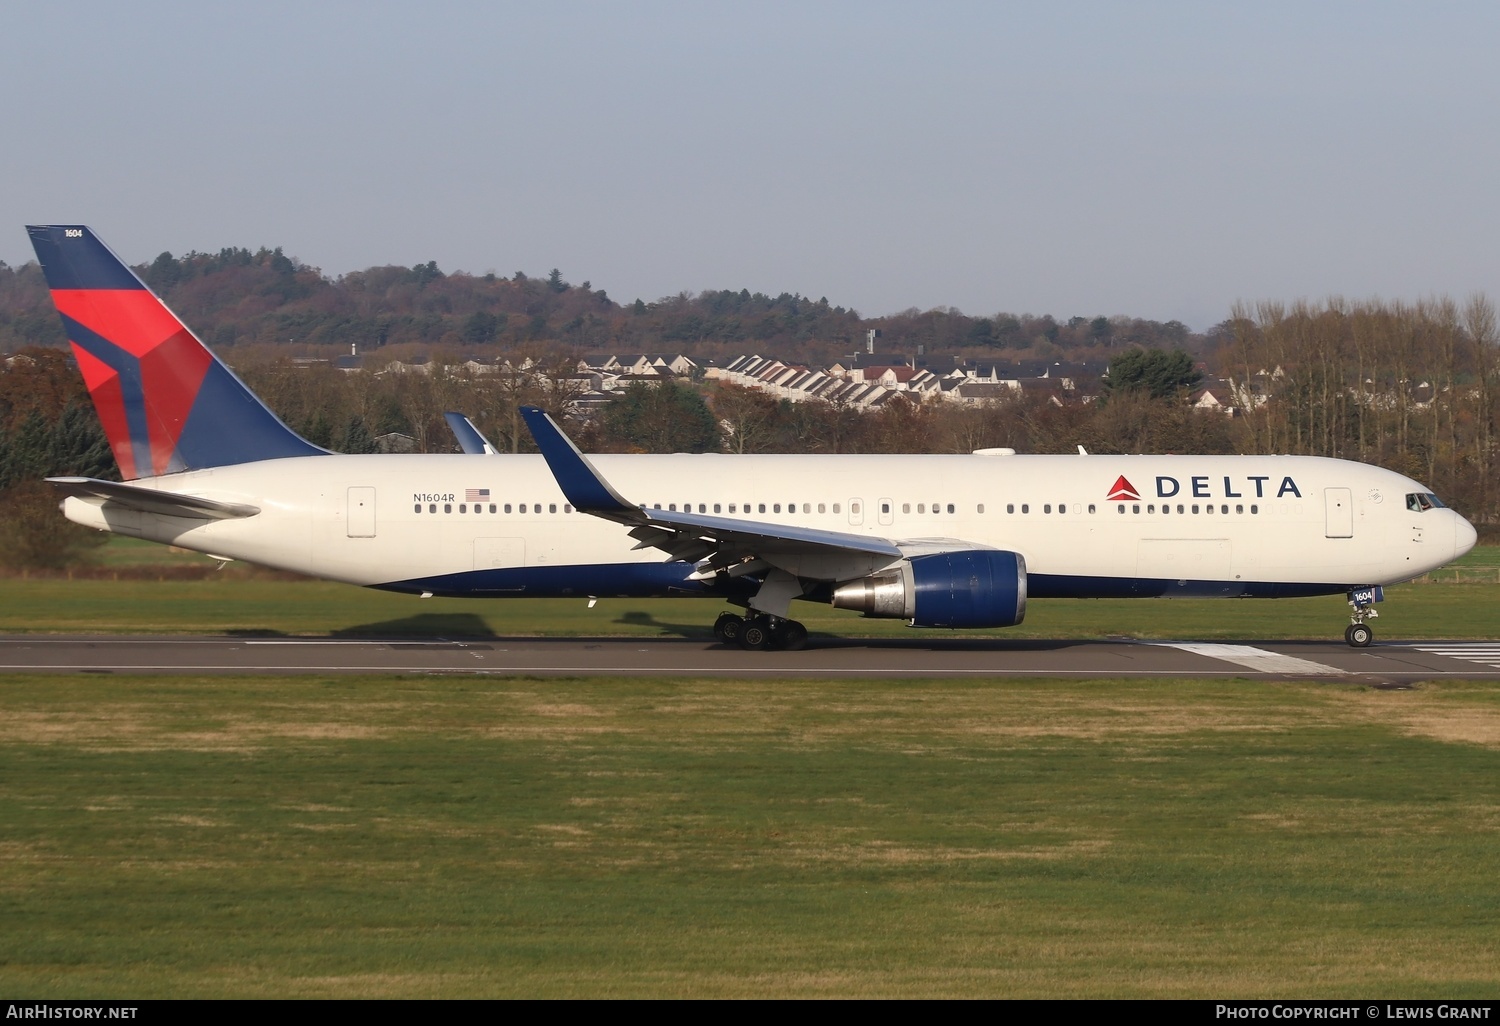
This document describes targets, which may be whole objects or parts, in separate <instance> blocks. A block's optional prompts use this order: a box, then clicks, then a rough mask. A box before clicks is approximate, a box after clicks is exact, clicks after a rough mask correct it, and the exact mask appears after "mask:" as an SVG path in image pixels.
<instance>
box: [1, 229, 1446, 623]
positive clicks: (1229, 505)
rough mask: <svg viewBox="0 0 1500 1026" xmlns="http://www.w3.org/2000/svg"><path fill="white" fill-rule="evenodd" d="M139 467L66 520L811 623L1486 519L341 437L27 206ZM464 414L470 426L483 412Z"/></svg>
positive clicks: (1270, 579) (1422, 495)
mask: <svg viewBox="0 0 1500 1026" xmlns="http://www.w3.org/2000/svg"><path fill="white" fill-rule="evenodd" d="M28 231H29V232H30V234H31V240H32V245H33V246H34V247H35V248H36V253H37V258H38V259H39V260H40V262H41V265H42V269H43V271H44V273H45V274H46V278H47V283H48V286H49V287H50V288H51V290H52V298H53V301H54V302H55V303H56V304H57V309H58V312H59V313H60V314H61V315H62V319H63V325H64V326H65V328H66V330H67V335H68V339H69V341H70V342H71V344H72V347H73V353H74V355H75V356H76V357H77V359H78V365H79V368H80V370H81V371H82V372H83V377H84V381H85V383H86V384H87V386H88V389H89V394H90V395H91V396H92V398H93V401H94V405H95V408H96V409H97V410H98V413H99V419H100V421H101V422H102V424H103V426H104V431H105V433H106V435H107V436H108V438H109V442H110V445H111V447H112V448H113V450H114V454H115V459H116V461H117V462H118V463H119V466H120V473H121V476H122V477H123V478H124V482H123V483H119V482H111V481H99V480H93V479H88V478H54V479H52V481H53V484H54V485H56V486H57V487H58V488H59V489H61V491H62V492H63V493H64V494H65V495H66V499H65V500H64V502H63V511H64V513H65V514H66V515H67V516H68V518H69V519H70V520H73V521H76V522H77V523H80V524H85V525H88V526H90V527H95V528H98V529H100V530H103V531H113V532H116V533H118V534H124V535H129V536H131V537H134V538H146V539H149V540H151V541H157V542H163V543H166V544H171V545H177V546H181V547H183V548H187V549H192V550H195V551H198V552H202V553H210V554H213V555H216V556H221V557H230V558H233V559H242V560H249V561H251V562H255V563H260V564H262V565H265V566H270V567H276V568H280V569H285V570H293V571H297V572H299V573H303V574H310V575H312V576H315V577H322V578H327V579H330V580H335V581H344V582H347V583H349V584H357V585H363V586H366V587H372V588H383V589H386V590H389V591H397V592H406V593H410V594H413V595H422V596H431V595H448V596H460V597H469V598H520V599H525V598H533V597H555V596H573V595H576V596H628V597H645V596H669V595H670V596H688V595H702V596H711V597H717V598H719V599H720V600H722V601H723V602H725V603H726V604H729V605H732V606H734V607H736V608H737V609H742V610H744V613H743V615H742V614H740V613H737V612H725V613H723V614H721V615H720V616H719V618H718V620H717V622H716V623H715V632H716V634H717V635H718V636H719V637H720V638H721V639H722V640H724V641H733V642H737V643H738V644H740V645H742V646H744V647H746V648H770V647H780V646H786V647H797V646H800V645H801V644H803V643H804V642H805V641H806V637H807V632H806V630H805V629H804V628H803V627H802V625H801V624H799V623H798V622H797V621H796V620H794V619H791V617H790V612H791V609H790V606H791V602H792V601H793V600H794V599H803V600H808V601H814V602H824V603H832V604H833V605H834V606H838V607H840V608H844V609H853V610H858V611H860V612H862V613H863V614H864V615H866V616H872V617H892V618H897V619H902V620H905V621H906V622H907V623H908V624H910V625H911V626H913V627H948V628H984V627H1010V626H1014V625H1015V624H1018V623H1020V622H1021V620H1022V618H1023V617H1024V616H1025V614H1026V602H1027V600H1028V599H1029V598H1057V597H1071V598H1090V597H1093V598H1121V597H1142V598H1145V597H1174V596H1200V597H1201V596H1219V597H1224V598H1282V597H1290V596H1306V595H1326V594H1340V593H1343V594H1346V595H1347V597H1348V599H1349V603H1350V606H1351V608H1352V610H1353V612H1352V615H1351V617H1350V619H1351V621H1352V622H1351V623H1350V624H1349V626H1348V628H1347V630H1346V631H1345V635H1344V636H1345V639H1346V640H1347V641H1348V642H1349V644H1351V645H1355V646H1364V645H1368V644H1370V641H1371V638H1372V632H1371V630H1370V627H1369V625H1368V623H1367V621H1368V620H1369V619H1370V618H1373V617H1374V616H1375V610H1374V609H1373V604H1374V603H1375V602H1377V601H1379V600H1380V599H1381V598H1382V597H1383V596H1382V587H1383V586H1384V585H1388V584H1393V583H1395V582H1398V581H1405V580H1410V579H1411V578H1413V577H1417V576H1419V575H1421V574H1424V573H1427V572H1428V571H1430V570H1433V569H1435V568H1437V567H1440V566H1442V565H1443V564H1444V563H1447V562H1449V561H1450V560H1453V559H1455V558H1457V557H1459V556H1462V555H1463V554H1464V553H1466V552H1468V551H1469V550H1470V549H1471V548H1472V547H1473V546H1474V542H1475V532H1474V528H1473V527H1472V526H1471V525H1470V524H1469V523H1468V521H1466V520H1464V518H1463V517H1461V516H1459V515H1458V514H1457V513H1455V512H1453V511H1452V510H1450V509H1447V508H1445V507H1444V506H1443V504H1442V502H1441V501H1439V500H1438V498H1437V497H1436V496H1434V495H1433V494H1432V493H1431V492H1430V491H1429V490H1428V489H1427V488H1426V487H1424V486H1423V485H1421V484H1419V483H1417V482H1416V481H1413V480H1411V479H1410V478H1407V477H1404V476H1402V475H1401V474H1396V473H1393V472H1391V471H1389V470H1382V469H1380V468H1378V467H1371V466H1366V465H1364V464H1360V463H1351V462H1348V461H1345V460H1335V459H1324V458H1320V457H1311V456H1100V455H1087V454H1083V453H1082V452H1081V451H1080V454H1079V455H1077V456H1018V455H1014V454H1012V453H1010V451H1009V450H982V451H980V452H978V453H975V454H973V455H969V456H930V455H920V456H916V455H913V456H730V455H720V454H709V455H672V456H636V455H631V456H621V455H612V456H594V457H592V458H590V457H586V456H584V455H583V454H582V453H580V452H579V451H578V449H577V448H576V447H575V446H574V445H573V443H572V442H571V441H570V440H569V439H568V438H567V436H566V435H565V434H564V433H563V432H562V430H561V429H560V428H559V427H558V425H557V424H556V423H555V422H554V421H553V420H552V418H551V417H549V416H548V415H547V414H546V413H544V412H542V411H541V410H537V409H531V408H528V409H526V410H525V411H524V417H525V420H526V424H527V426H528V427H529V429H530V430H531V433H532V436H533V438H534V439H535V440H536V443H537V448H538V449H539V450H540V451H541V455H539V456H531V455H503V456H502V455H487V456H471V455H360V456H346V455H338V454H335V453H330V452H327V451H325V450H323V449H320V448H318V447H317V446H315V445H313V444H311V443H310V442H308V441H306V440H305V439H303V438H301V437H299V436H298V435H297V434H296V433H295V432H293V431H292V430H291V429H290V428H288V427H287V426H286V425H285V424H283V423H282V422H281V421H280V420H279V419H277V417H276V415H275V414H273V413H272V412H271V411H270V410H269V409H267V408H266V406H265V405H264V404H263V403H261V401H260V400H259V399H257V398H256V396H255V395H254V394H253V393H251V392H250V390H249V389H248V388H246V387H245V385H244V384H243V383H242V382H241V381H240V380H239V379H238V378H236V377H235V375H234V374H233V372H231V371H230V370H229V369H228V368H227V367H226V366H224V364H223V363H221V362H220V361H219V360H218V358H217V357H215V356H214V354H213V353H211V352H210V351H209V350H208V349H207V348H206V347H205V346H204V345H203V343H202V342H200V341H199V340H198V339H197V337H196V336H194V335H193V333H192V332H191V331H189V330H188V329H187V327H185V326H184V325H183V324H182V322H181V321H179V320H178V319H177V317H176V316H175V315H173V314H172V312H171V311H170V310H168V309H167V307H166V306H165V305H164V304H163V303H162V302H161V300H159V299H158V298H157V297H156V296H154V295H153V294H152V293H151V291H150V290H149V289H147V288H146V286H145V285H144V284H143V283H142V282H141V280H140V279H139V278H138V277H136V275H135V274H134V273H133V272H132V271H131V270H130V268H129V267H128V266H126V264H125V263H124V262H123V261H121V260H120V259H119V258H118V257H116V256H115V255H114V254H113V253H112V252H110V250H109V249H108V248H107V247H106V246H105V245H104V244H103V243H101V242H100V241H99V240H98V238H96V237H95V235H94V233H93V232H92V231H90V230H89V229H88V228H86V227H84V226H81V225H47V226H33V227H30V228H28ZM471 430H472V429H471Z"/></svg>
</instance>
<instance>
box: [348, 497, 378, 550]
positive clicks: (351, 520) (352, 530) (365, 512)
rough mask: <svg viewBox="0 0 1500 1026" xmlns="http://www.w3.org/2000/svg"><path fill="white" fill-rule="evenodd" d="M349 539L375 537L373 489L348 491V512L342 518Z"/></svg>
mask: <svg viewBox="0 0 1500 1026" xmlns="http://www.w3.org/2000/svg"><path fill="white" fill-rule="evenodd" d="M344 520H345V523H347V524H348V526H349V537H351V538H373V537H375V489H373V488H367V487H363V486H361V487H357V488H350V489H349V512H348V515H347V516H346V517H345V518H344Z"/></svg>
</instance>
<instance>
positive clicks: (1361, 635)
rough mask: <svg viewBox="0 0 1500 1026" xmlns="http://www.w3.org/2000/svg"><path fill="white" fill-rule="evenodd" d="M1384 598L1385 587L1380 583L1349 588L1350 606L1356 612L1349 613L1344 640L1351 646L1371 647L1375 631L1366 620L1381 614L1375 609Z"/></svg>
mask: <svg viewBox="0 0 1500 1026" xmlns="http://www.w3.org/2000/svg"><path fill="white" fill-rule="evenodd" d="M1384 598H1385V589H1383V588H1381V587H1380V586H1379V585H1376V586H1375V587H1373V588H1351V589H1350V590H1349V608H1350V609H1352V610H1354V612H1352V613H1350V614H1349V620H1350V624H1349V626H1348V627H1346V628H1344V640H1345V641H1347V642H1348V643H1349V646H1350V647H1351V648H1369V647H1370V642H1372V641H1374V640H1375V632H1374V631H1373V630H1371V629H1370V626H1369V625H1368V624H1366V623H1365V621H1366V620H1374V619H1376V618H1377V617H1379V616H1380V613H1379V612H1377V611H1376V609H1375V603H1377V602H1379V601H1381V600H1382V599H1384Z"/></svg>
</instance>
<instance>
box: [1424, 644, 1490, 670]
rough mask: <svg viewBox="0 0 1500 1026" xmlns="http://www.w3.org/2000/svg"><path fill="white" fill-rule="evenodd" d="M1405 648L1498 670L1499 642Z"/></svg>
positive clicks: (1426, 645)
mask: <svg viewBox="0 0 1500 1026" xmlns="http://www.w3.org/2000/svg"><path fill="white" fill-rule="evenodd" d="M1406 647H1407V648H1414V649H1416V650H1417V651H1418V652H1426V653H1427V654H1428V655H1440V656H1447V657H1448V658H1449V659H1462V660H1463V661H1464V662H1466V663H1478V664H1479V665H1480V666H1490V667H1495V668H1500V641H1454V642H1450V643H1448V644H1425V645H1424V644H1417V643H1414V644H1409V645H1407V646H1406Z"/></svg>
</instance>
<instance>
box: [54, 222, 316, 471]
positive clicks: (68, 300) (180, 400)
mask: <svg viewBox="0 0 1500 1026" xmlns="http://www.w3.org/2000/svg"><path fill="white" fill-rule="evenodd" d="M26 231H27V233H28V234H29V235H30V236H31V245H32V247H33V248H34V249H35V250H36V255H37V260H38V261H39V262H40V263H41V265H42V273H43V274H44V275H45V276H46V279H47V287H48V288H49V289H51V291H52V301H53V303H54V304H56V306H57V312H58V313H59V314H60V315H61V316H62V320H63V328H64V330H65V331H66V332H67V335H68V341H69V343H70V344H71V345H72V347H73V355H74V357H75V358H76V359H77V360H78V367H79V370H81V371H82V372H83V380H84V383H85V384H86V385H87V386H88V390H89V395H90V397H91V398H92V399H93V401H94V408H95V410H97V411H98V413H99V421H100V423H101V424H103V426H104V433H105V435H106V436H107V437H108V438H109V444H110V448H111V449H113V450H114V454H115V461H116V462H117V463H118V464H119V465H120V473H121V475H122V476H123V477H124V478H125V480H127V481H130V480H134V479H136V478H141V477H157V476H160V475H162V474H170V473H174V472H176V471H180V470H196V469H200V468H204V467H223V466H229V465H231V464H236V463H251V462H254V461H257V460H270V459H281V458H283V457H288V456H315V455H322V454H324V453H325V452H326V450H324V449H320V448H318V447H317V446H315V445H313V444H312V443H311V442H308V441H307V440H305V439H303V438H302V437H301V436H299V435H298V434H297V433H296V432H294V431H293V430H292V429H291V428H289V427H287V426H286V425H285V424H283V423H282V422H281V420H280V419H279V418H277V416H276V415H275V414H274V413H272V412H271V411H270V410H269V409H268V408H267V407H266V406H265V404H264V403H262V402H261V401H260V400H259V399H258V398H257V397H256V396H255V393H253V392H251V391H250V389H248V388H247V387H245V384H244V382H242V381H240V379H239V378H237V377H236V376H235V374H234V372H233V371H231V370H230V369H229V368H228V367H226V366H225V365H224V364H223V363H222V362H220V360H219V359H218V357H216V356H214V354H213V353H212V352H210V351H209V349H208V347H206V346H205V345H204V344H203V343H202V342H201V341H199V339H198V337H197V336H196V335H194V334H193V333H192V332H191V331H190V330H188V328H187V327H186V326H185V325H184V324H183V323H182V322H181V321H180V320H178V318H177V316H176V315H175V314H173V313H172V311H171V310H169V309H167V306H166V304H165V303H163V302H162V301H161V300H160V299H158V298H157V297H156V296H155V295H154V294H153V293H152V292H151V290H150V289H148V288H147V287H146V285H145V283H144V282H142V281H141V280H140V279H139V278H138V277H136V275H135V272H133V271H131V269H130V268H129V267H128V266H126V265H125V263H124V262H123V261H122V260H120V258H119V257H117V256H115V255H114V253H112V252H111V251H110V250H109V247H107V246H105V245H104V243H102V242H100V241H99V239H98V237H97V236H95V235H94V233H93V232H92V231H91V230H90V229H89V228H87V227H85V226H83V225H28V226H27V228H26Z"/></svg>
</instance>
